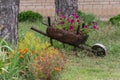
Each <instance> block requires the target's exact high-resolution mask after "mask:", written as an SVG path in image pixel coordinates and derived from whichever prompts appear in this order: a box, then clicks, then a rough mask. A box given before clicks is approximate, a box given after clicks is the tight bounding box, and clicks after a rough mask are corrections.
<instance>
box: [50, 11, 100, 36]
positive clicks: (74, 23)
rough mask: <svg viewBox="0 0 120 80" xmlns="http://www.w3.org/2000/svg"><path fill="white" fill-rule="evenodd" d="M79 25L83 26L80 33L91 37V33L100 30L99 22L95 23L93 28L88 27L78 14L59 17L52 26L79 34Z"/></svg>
mask: <svg viewBox="0 0 120 80" xmlns="http://www.w3.org/2000/svg"><path fill="white" fill-rule="evenodd" d="M78 25H80V26H82V27H80V31H79V32H82V33H84V34H85V35H89V32H91V31H92V30H95V29H98V24H97V22H93V23H91V25H92V26H88V25H87V24H85V22H83V20H82V18H81V17H80V16H79V15H78V14H77V13H74V14H71V15H70V16H63V15H59V16H57V20H56V22H54V23H53V24H52V26H55V27H56V28H59V29H63V30H66V31H69V32H73V33H76V32H77V29H78Z"/></svg>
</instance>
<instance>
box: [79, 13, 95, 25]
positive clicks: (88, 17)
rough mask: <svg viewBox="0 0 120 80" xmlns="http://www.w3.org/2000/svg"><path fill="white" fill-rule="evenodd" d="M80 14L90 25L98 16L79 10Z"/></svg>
mask: <svg viewBox="0 0 120 80" xmlns="http://www.w3.org/2000/svg"><path fill="white" fill-rule="evenodd" d="M78 15H79V16H80V17H81V18H82V19H83V21H84V23H85V24H86V25H88V26H90V25H91V23H92V22H94V21H95V20H96V16H95V15H93V14H90V13H89V14H88V13H84V12H81V11H78Z"/></svg>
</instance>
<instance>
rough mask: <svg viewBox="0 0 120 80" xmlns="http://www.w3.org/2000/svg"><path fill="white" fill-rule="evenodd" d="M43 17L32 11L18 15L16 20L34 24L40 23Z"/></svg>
mask: <svg viewBox="0 0 120 80" xmlns="http://www.w3.org/2000/svg"><path fill="white" fill-rule="evenodd" d="M42 19H43V17H42V15H41V14H39V13H37V12H33V11H24V12H21V13H19V15H18V20H19V21H20V22H22V21H30V22H35V21H42Z"/></svg>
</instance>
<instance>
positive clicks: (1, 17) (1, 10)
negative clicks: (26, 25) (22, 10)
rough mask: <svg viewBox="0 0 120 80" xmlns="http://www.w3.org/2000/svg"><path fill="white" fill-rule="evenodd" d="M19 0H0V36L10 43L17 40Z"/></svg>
mask: <svg viewBox="0 0 120 80" xmlns="http://www.w3.org/2000/svg"><path fill="white" fill-rule="evenodd" d="M18 12H19V0H0V38H4V37H6V40H7V41H9V42H10V43H12V44H17V40H18V17H17V16H18Z"/></svg>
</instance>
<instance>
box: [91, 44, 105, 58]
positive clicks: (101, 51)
mask: <svg viewBox="0 0 120 80" xmlns="http://www.w3.org/2000/svg"><path fill="white" fill-rule="evenodd" d="M92 51H93V53H94V54H95V55H96V56H106V47H105V46H104V45H102V44H100V43H96V44H94V45H93V46H92Z"/></svg>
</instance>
